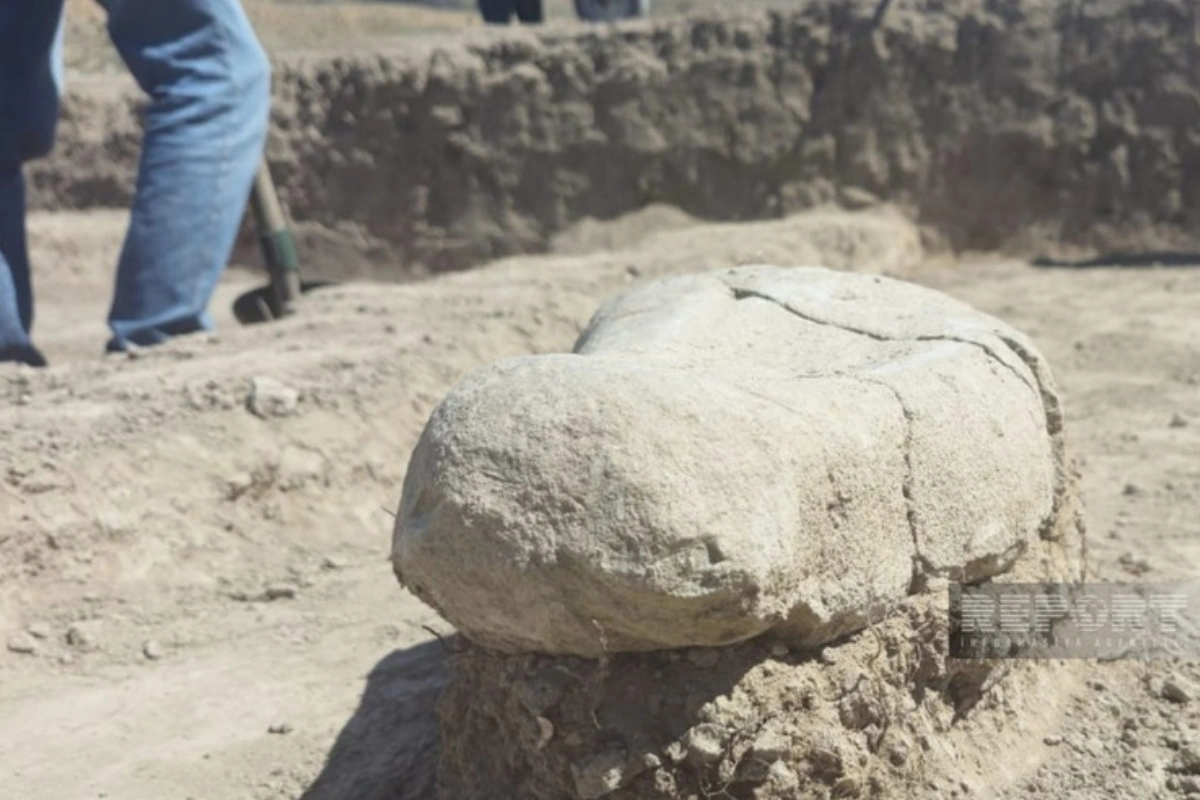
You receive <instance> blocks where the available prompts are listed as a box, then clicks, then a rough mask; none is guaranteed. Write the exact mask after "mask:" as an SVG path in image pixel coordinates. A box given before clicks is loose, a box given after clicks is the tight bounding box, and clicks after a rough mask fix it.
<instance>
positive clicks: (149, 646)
mask: <svg viewBox="0 0 1200 800" xmlns="http://www.w3.org/2000/svg"><path fill="white" fill-rule="evenodd" d="M142 655H144V656H145V657H146V658H148V659H150V660H151V661H157V660H158V659H160V658H162V657H163V647H162V645H161V644H159V643H158V642H156V641H154V640H153V639H151V640H150V641H148V642H146V643H145V644H143V645H142Z"/></svg>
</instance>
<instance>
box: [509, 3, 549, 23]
mask: <svg viewBox="0 0 1200 800" xmlns="http://www.w3.org/2000/svg"><path fill="white" fill-rule="evenodd" d="M516 5H517V19H519V20H520V21H521V22H523V23H524V24H526V25H530V24H533V25H536V24H539V23H541V22H542V19H543V15H542V0H516Z"/></svg>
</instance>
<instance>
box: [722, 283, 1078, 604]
mask: <svg viewBox="0 0 1200 800" xmlns="http://www.w3.org/2000/svg"><path fill="white" fill-rule="evenodd" d="M725 285H726V287H727V288H728V289H729V291H730V293H731V294H732V296H733V299H734V300H745V299H747V298H756V299H759V300H766V301H767V302H769V303H773V304H775V305H777V306H779V307H780V308H782V309H783V310H784V311H786V312H788V313H789V314H792V315H793V316H795V317H798V318H799V319H802V320H804V321H806V322H811V323H813V324H814V325H824V326H827V327H832V328H837V329H838V330H843V331H846V332H847V333H853V334H857V335H859V336H866V337H868V338H870V339H874V340H875V341H879V342H905V341H908V342H933V341H944V342H955V343H958V344H965V345H970V346H972V347H977V348H978V349H980V350H982V351H983V353H984V354H985V355H986V356H987V357H988V358H989V359H990V360H992V361H994V362H996V363H999V364H1000V365H1001V366H1002V367H1004V368H1005V369H1007V370H1008V371H1009V372H1011V373H1012V374H1013V375H1015V376H1016V377H1017V379H1018V380H1020V381H1021V383H1023V384H1025V386H1026V387H1028V388H1029V390H1030V391H1032V392H1033V393H1034V394H1035V395H1036V396H1037V398H1038V402H1039V403H1040V405H1041V407H1042V417H1043V421H1044V424H1045V427H1046V433H1047V435H1048V436H1049V437H1050V447H1051V456H1052V458H1053V459H1054V471H1055V479H1054V496H1053V498H1052V499H1051V508H1050V513H1049V514H1048V515H1047V516H1046V517H1045V518H1044V519H1043V520H1042V522H1041V524H1040V525H1039V527H1038V535H1039V536H1040V537H1041V538H1042V539H1051V538H1054V531H1055V528H1056V525H1057V522H1058V519H1059V516H1060V515H1061V513H1062V509H1063V507H1064V506H1065V504H1066V500H1067V495H1068V493H1069V490H1070V480H1069V475H1068V465H1067V457H1066V445H1065V442H1064V440H1063V414H1062V408H1061V404H1060V403H1059V400H1058V396H1057V395H1056V394H1055V393H1054V392H1053V391H1051V390H1050V388H1049V387H1048V386H1047V385H1046V381H1045V380H1044V376H1043V374H1042V364H1041V362H1040V361H1039V360H1038V359H1037V358H1036V357H1035V356H1034V355H1033V353H1031V352H1030V351H1029V349H1028V348H1027V347H1025V346H1024V345H1023V344H1022V343H1021V342H1019V341H1017V340H1016V339H1014V338H1012V337H1011V336H1005V335H1004V334H1003V333H1001V332H999V331H992V333H993V335H995V336H996V337H997V338H998V339H999V340H1000V342H1001V343H1002V344H1003V345H1004V346H1005V347H1006V348H1007V349H1008V351H1009V352H1010V353H1012V354H1013V355H1014V356H1016V357H1017V359H1018V360H1019V361H1020V362H1021V363H1022V364H1023V365H1024V366H1025V368H1026V369H1028V370H1029V373H1030V374H1031V375H1032V376H1033V382H1032V383H1031V382H1030V381H1029V379H1028V378H1026V376H1025V375H1023V374H1021V372H1020V371H1019V370H1017V369H1016V367H1014V366H1013V365H1012V364H1010V363H1008V362H1007V361H1006V360H1004V359H1003V358H1001V357H1000V356H999V355H998V354H997V353H996V352H995V351H993V350H992V348H990V347H988V346H987V345H985V344H983V343H982V342H977V341H972V340H970V339H960V338H958V337H955V336H947V335H930V336H917V337H893V336H887V335H885V334H882V333H879V332H877V331H871V330H867V329H865V328H856V327H854V326H851V325H844V324H841V323H837V322H834V321H832V320H827V319H821V318H820V317H814V316H812V315H810V314H806V313H804V312H803V311H801V310H800V309H798V308H796V307H795V306H793V305H791V304H789V303H787V302H785V301H781V300H779V299H778V298H776V297H772V296H771V295H769V294H765V293H763V292H758V291H755V290H753V289H746V288H744V287H738V286H733V285H732V284H729V283H727V282H726V283H725ZM843 377H849V378H853V379H855V380H860V381H862V382H864V383H872V384H877V385H879V386H883V387H884V388H886V389H887V390H888V391H890V392H891V393H892V395H893V396H894V397H895V398H896V402H897V403H899V404H900V409H901V411H902V412H903V414H904V419H905V424H906V426H907V428H906V433H905V442H904V462H905V466H906V468H907V473H906V476H905V480H904V486H903V492H904V499H905V503H906V506H907V508H908V512H907V513H908V523H909V531H910V532H911V534H912V537H913V548H914V554H913V579H914V582H916V581H918V580H919V579H922V578H925V577H929V576H931V575H933V576H936V575H937V574H938V572H939V570H937V569H936V568H935V567H934V566H933V564H931V563H930V562H929V560H928V559H927V558H926V557H925V556H924V555H922V553H921V547H920V534H919V531H918V525H917V522H916V510H915V506H914V504H913V498H912V487H913V474H912V462H911V444H912V413H911V412H910V411H909V410H908V407H907V406H905V404H904V401H903V399H902V398H901V397H900V394H899V392H897V391H896V390H895V388H893V387H892V386H890V385H888V384H886V383H883V382H881V381H873V380H870V379H868V378H864V377H862V376H858V375H846V376H843ZM1018 546H1019V548H1020V549H1019V551H1018V553H1017V555H1018V556H1019V554H1020V552H1024V549H1025V547H1026V546H1027V545H1026V543H1025V542H1018V543H1017V545H1014V547H1018ZM1006 555H1008V552H1007V551H1006V553H1005V554H1001V556H1000V558H999V559H998V560H1000V561H1004V560H1007V559H1005V558H1004V556H1006ZM981 560H985V559H981ZM968 566H970V565H964V567H963V571H964V573H966V572H968V571H969V570H968V569H967V567H968Z"/></svg>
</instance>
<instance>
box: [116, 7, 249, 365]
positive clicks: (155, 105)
mask: <svg viewBox="0 0 1200 800" xmlns="http://www.w3.org/2000/svg"><path fill="white" fill-rule="evenodd" d="M100 1H101V4H102V5H103V6H104V7H105V8H106V9H107V10H108V30H109V35H110V36H111V38H112V40H113V44H114V45H115V46H116V48H117V50H118V52H119V53H120V54H121V58H122V59H123V60H124V61H125V64H126V66H127V67H128V68H129V71H130V72H131V73H133V76H134V78H136V79H137V82H138V84H139V85H140V86H141V87H142V89H143V90H145V92H146V93H147V94H148V95H149V96H150V99H151V102H150V107H149V109H148V110H147V113H146V129H145V139H144V141H143V143H142V156H141V162H140V164H139V167H138V179H137V193H136V195H135V197H134V201H133V209H132V215H131V217H130V222H129V231H128V233H127V234H126V237H125V244H124V247H123V248H122V250H121V258H120V262H119V263H118V265H117V286H116V294H115V296H114V298H113V305H112V311H111V312H110V314H109V326H110V327H111V328H112V333H113V337H112V339H111V340H110V341H109V344H108V349H109V350H124V349H127V348H128V347H129V346H130V345H152V344H158V343H160V342H163V341H165V340H167V339H169V338H170V337H171V336H175V335H179V334H184V333H191V332H194V331H198V330H206V329H208V328H210V327H211V322H210V320H209V317H208V313H207V308H208V303H209V300H210V299H211V297H212V293H213V290H214V289H215V288H216V284H217V280H218V279H219V278H220V276H221V273H222V272H223V271H224V269H225V266H226V263H227V261H228V259H229V254H230V251H231V250H232V249H233V243H234V239H235V237H236V236H237V231H238V227H239V225H240V223H241V219H242V215H243V213H244V211H245V208H246V200H247V198H248V197H249V193H250V185H251V183H252V181H253V179H254V173H255V170H256V169H257V167H258V163H259V160H260V159H261V158H262V150H263V143H264V140H265V138H266V132H267V123H268V118H269V112H270V99H271V85H270V83H271V81H270V67H269V64H268V62H267V57H266V54H265V53H264V52H263V49H262V47H261V45H260V44H259V42H258V39H257V38H256V37H255V35H254V30H253V29H252V28H251V26H250V21H249V20H248V19H247V18H246V14H245V12H244V11H243V10H242V7H241V5H240V3H239V2H238V0H100Z"/></svg>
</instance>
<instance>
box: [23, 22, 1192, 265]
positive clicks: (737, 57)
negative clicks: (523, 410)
mask: <svg viewBox="0 0 1200 800" xmlns="http://www.w3.org/2000/svg"><path fill="white" fill-rule="evenodd" d="M876 5H877V3H875V2H874V0H872V1H871V2H866V0H860V1H859V2H852V1H851V0H836V1H835V2H829V3H825V2H819V3H818V2H813V3H805V4H803V5H802V6H801V7H800V8H798V9H796V10H787V11H775V12H770V13H764V12H759V13H745V14H741V15H736V14H731V15H726V16H713V15H707V16H698V17H694V18H681V19H669V20H664V21H658V22H653V23H651V22H645V23H636V24H629V25H625V26H621V27H615V28H611V27H610V28H603V29H597V28H587V29H581V28H566V27H551V28H548V29H547V30H546V31H545V33H544V35H543V36H541V37H540V38H539V37H537V36H534V35H532V34H529V33H527V32H515V33H507V32H505V33H495V34H488V33H474V34H469V35H467V36H464V37H459V38H444V39H430V40H427V41H425V42H423V43H421V44H419V45H413V46H411V47H409V48H408V49H404V50H396V51H389V52H386V53H364V54H362V55H352V56H346V57H338V58H324V57H313V58H311V59H308V60H290V61H288V62H287V63H282V64H277V66H276V79H275V103H274V124H273V130H272V135H271V142H270V160H271V163H272V167H273V169H274V172H275V175H276V177H277V179H278V180H279V182H280V183H281V189H282V194H283V197H284V199H285V201H286V203H287V205H288V207H289V209H290V211H291V214H292V216H293V217H294V219H295V220H296V222H297V225H298V228H299V233H300V239H301V245H302V246H303V248H304V249H305V251H306V253H305V254H306V256H307V258H306V263H307V264H308V265H309V266H310V271H314V272H315V274H314V277H322V278H339V277H346V276H350V275H353V276H358V277H368V276H369V277H376V278H381V279H387V280H396V279H403V278H406V277H410V276H413V275H419V274H424V273H428V272H431V271H441V270H448V269H461V268H466V267H470V266H472V265H475V264H479V263H481V262H483V261H486V260H488V259H491V258H495V257H497V256H502V255H507V254H513V253H530V252H541V251H544V250H546V249H547V248H548V247H549V246H550V245H551V242H552V241H553V239H554V237H555V235H556V234H558V233H560V232H561V231H563V230H564V229H566V228H568V227H569V226H571V225H572V224H573V223H575V222H577V221H579V220H582V219H585V218H600V219H608V218H613V217H616V216H618V215H621V214H623V213H626V212H629V211H632V210H634V209H638V208H642V207H644V206H646V205H648V204H652V203H663V204H669V205H672V206H675V207H678V208H680V209H683V210H684V211H686V212H688V213H689V214H691V215H694V216H696V217H700V218H704V219H710V220H749V219H761V218H773V217H779V216H783V215H786V214H789V213H792V212H795V211H798V210H801V209H804V208H808V207H812V206H816V205H820V204H824V203H829V202H833V203H841V204H843V205H847V206H862V205H870V204H874V203H877V202H883V201H887V202H891V203H894V204H897V205H899V206H900V207H902V208H904V209H906V210H907V211H908V212H909V213H910V214H911V215H913V216H914V217H915V218H916V219H917V220H918V221H919V222H920V223H921V225H923V226H924V228H925V231H926V233H927V239H928V241H929V243H934V244H936V243H942V244H947V245H949V246H952V247H954V248H957V249H966V248H971V249H1007V250H1010V251H1016V252H1021V253H1038V254H1044V253H1051V254H1053V253H1054V252H1055V251H1058V250H1061V249H1062V248H1073V247H1082V248H1087V249H1089V250H1099V251H1113V250H1138V251H1146V250H1182V249H1194V248H1196V246H1197V245H1200V202H1197V200H1198V199H1200V138H1197V136H1196V134H1195V131H1197V130H1200V90H1198V88H1197V87H1196V85H1195V81H1194V76H1195V74H1196V71H1197V69H1200V48H1198V47H1197V46H1196V39H1195V31H1196V30H1197V26H1198V25H1200V20H1198V15H1200V10H1198V9H1197V6H1196V5H1195V4H1194V3H1189V2H1187V0H1096V2H1088V3H1075V2H1065V1H1063V2H1052V3H1042V2H1032V1H1028V0H1027V1H1026V2H1013V1H1012V0H911V1H910V0H902V1H901V2H895V3H893V4H892V6H891V8H890V9H889V11H888V14H887V15H886V16H885V17H884V19H883V20H882V23H881V24H880V25H879V26H877V27H873V26H872V24H871V16H872V13H873V11H874V9H875V7H876ZM65 106H66V107H65V114H64V119H63V123H62V125H61V128H60V131H59V146H58V148H57V150H56V153H55V155H54V156H53V157H52V158H51V159H49V160H47V161H44V162H40V163H38V164H35V165H33V169H32V172H31V178H32V180H31V184H32V186H31V203H32V204H33V205H34V206H35V207H42V208H79V207H90V206H95V205H122V204H124V203H125V202H126V201H127V200H128V199H129V194H130V191H131V187H132V185H133V183H132V180H131V175H132V173H133V170H134V168H135V165H136V158H137V143H138V137H139V128H138V119H137V106H138V103H137V101H136V99H135V95H134V94H133V93H132V90H130V91H129V92H128V93H126V94H124V95H118V96H113V95H112V94H111V92H110V91H109V90H107V89H105V90H103V91H101V90H100V89H98V88H89V87H87V86H80V87H77V88H75V89H73V90H72V91H71V93H70V94H69V96H68V98H67V102H66V104H65ZM252 244H253V243H252V242H251V241H250V240H249V239H247V241H246V242H245V245H247V246H246V247H244V248H243V252H242V253H241V254H240V257H241V258H249V257H251V256H252V254H253V247H252Z"/></svg>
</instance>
